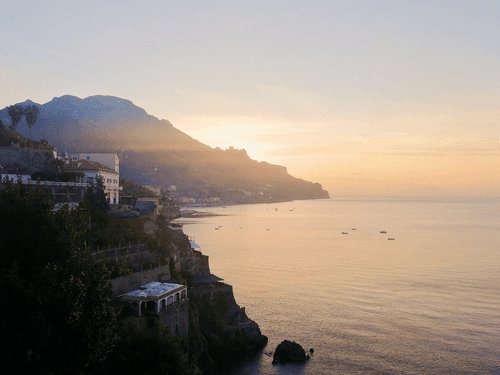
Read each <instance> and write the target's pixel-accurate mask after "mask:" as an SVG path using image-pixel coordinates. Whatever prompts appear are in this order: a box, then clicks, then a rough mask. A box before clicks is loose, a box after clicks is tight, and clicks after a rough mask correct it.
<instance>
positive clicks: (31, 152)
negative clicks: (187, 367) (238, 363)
mask: <svg viewBox="0 0 500 375" xmlns="http://www.w3.org/2000/svg"><path fill="white" fill-rule="evenodd" d="M3 140H4V141H5V138H4V139H3ZM0 171H1V172H7V173H1V181H0V190H3V189H5V188H6V187H7V186H11V187H12V186H13V187H15V186H19V185H22V186H24V187H27V188H28V189H29V191H30V192H31V193H34V192H35V190H38V191H40V190H42V191H43V193H44V196H45V198H46V199H47V200H50V201H52V202H53V203H54V205H53V210H52V211H54V212H57V211H59V210H61V209H62V208H67V209H68V210H69V211H72V210H81V209H82V208H81V207H82V203H83V202H84V201H85V200H86V199H88V196H89V192H90V194H92V193H91V192H93V191H94V192H95V191H96V189H97V190H99V189H101V191H102V193H103V194H104V197H105V201H106V206H107V209H106V217H107V218H108V219H106V220H108V223H111V224H106V228H107V229H105V231H110V233H111V232H113V233H112V234H109V235H108V234H106V233H104V234H101V240H96V241H94V243H92V244H90V247H91V256H92V258H93V259H94V260H95V261H97V262H106V264H109V265H111V267H112V269H115V270H117V271H116V272H115V271H113V272H112V276H111V279H110V282H111V285H112V291H113V296H114V298H115V299H116V300H117V301H118V302H119V303H120V304H121V306H122V315H123V314H125V316H133V317H135V319H142V320H143V321H144V322H145V323H146V326H148V327H155V326H161V327H167V328H168V330H169V332H170V333H171V334H173V335H176V336H178V337H180V338H188V337H190V326H192V324H193V323H192V320H191V319H192V317H190V313H189V311H190V309H193V308H194V309H196V310H197V311H199V312H198V313H197V314H200V315H203V314H209V315H210V314H213V312H209V311H211V310H210V309H211V307H210V306H211V304H215V303H221V302H220V301H222V300H223V301H226V302H224V305H225V306H226V308H225V309H224V310H223V311H222V316H220V317H219V318H218V319H220V321H221V322H224V323H223V324H224V325H225V328H224V332H225V333H224V336H221V337H220V339H219V344H217V345H218V349H217V350H221V348H223V347H225V348H226V349H225V350H229V348H241V347H242V345H243V346H244V347H246V348H249V347H259V346H262V345H263V344H264V343H265V342H266V341H267V338H265V336H263V335H262V334H261V333H260V329H259V328H258V325H257V323H255V322H253V321H252V320H250V319H249V318H248V317H247V316H246V314H245V310H244V308H240V307H239V306H238V305H237V304H236V301H235V300H234V295H233V290H232V286H231V285H228V284H225V283H224V280H223V279H222V278H219V277H217V276H215V275H213V274H211V272H210V268H209V260H208V256H206V255H203V254H202V252H201V251H200V246H199V245H197V244H196V242H195V239H194V238H189V237H188V236H187V235H185V234H184V233H183V231H182V225H179V224H175V223H171V220H173V219H175V218H177V217H180V209H179V206H178V203H177V202H176V201H174V199H173V198H172V197H171V196H170V195H169V191H168V190H163V189H161V188H159V187H154V186H138V185H135V184H133V183H131V182H130V181H127V180H125V179H121V178H120V160H119V157H118V155H117V154H116V153H114V152H86V151H81V152H71V153H66V152H57V151H56V149H55V148H53V147H51V146H49V145H48V142H46V141H41V142H40V141H39V142H33V141H29V142H22V140H21V141H19V142H18V143H14V142H12V143H11V144H10V145H9V144H7V145H1V146H0ZM9 172H11V173H9ZM12 172H16V173H12ZM121 181H122V184H121V183H120V182H121ZM131 186H132V187H131ZM124 187H125V189H127V190H128V192H129V194H127V195H125V194H123V192H124ZM173 188H175V187H173ZM134 189H135V190H134ZM130 193H131V194H130ZM185 202H186V203H187V202H188V201H187V200H185ZM189 202H190V203H191V202H192V201H189ZM211 203H217V201H215V200H213V201H212V202H211ZM106 220H105V221H106ZM109 220H111V221H110V222H109ZM91 225H92V227H91V229H90V230H94V231H96V230H97V231H98V226H99V223H97V222H96V223H91ZM127 228H129V229H127ZM125 232H127V233H125ZM134 236H136V237H134ZM134 238H136V239H135V240H134ZM108 239H109V240H108ZM120 239H121V240H120ZM103 241H104V243H103ZM106 241H109V242H107V243H105V242H106ZM189 296H191V298H189ZM202 300H203V301H205V302H204V303H203V304H201V305H200V301H202ZM190 301H191V302H190ZM217 301H219V302H217ZM214 306H215V305H214ZM204 309H207V310H206V311H204ZM220 313H221V312H220V311H219V313H218V314H220ZM199 324H200V323H197V324H196V325H195V326H197V327H198V328H197V330H199V329H202V330H205V329H206V328H203V327H201V326H199ZM200 327H201V328H200ZM218 334H220V332H219V333H218ZM242 338H245V339H244V340H242ZM234 340H236V341H234ZM221 343H222V344H223V346H222V347H221V346H220V345H221ZM204 345H206V344H204Z"/></svg>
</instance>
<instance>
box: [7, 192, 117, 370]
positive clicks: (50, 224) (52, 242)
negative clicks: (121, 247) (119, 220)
mask: <svg viewBox="0 0 500 375" xmlns="http://www.w3.org/2000/svg"><path fill="white" fill-rule="evenodd" d="M52 208H53V204H52V203H51V202H49V201H48V200H46V199H45V197H44V195H43V191H42V190H41V189H40V190H36V191H35V192H34V193H30V191H29V188H28V187H27V186H24V185H22V184H16V186H14V185H11V184H9V183H7V184H6V185H5V188H4V189H3V190H1V191H0V212H1V213H2V214H1V215H0V228H2V235H1V238H0V337H2V340H0V363H1V364H2V365H3V366H4V367H6V368H9V366H10V367H11V368H16V370H17V371H20V372H26V373H28V372H33V373H39V374H49V373H52V374H68V373H78V372H80V371H82V370H83V369H85V368H86V367H87V366H89V365H92V364H95V363H97V362H100V361H101V360H103V359H104V358H105V357H106V355H107V354H108V353H109V352H110V351H111V350H112V348H113V345H114V342H115V339H116V330H115V326H116V309H115V308H114V307H112V306H111V304H110V300H111V298H112V290H111V284H110V283H109V272H108V270H107V269H106V268H105V267H104V266H103V265H101V264H99V263H97V262H95V261H94V260H93V259H92V257H91V255H90V251H89V248H88V246H87V245H86V243H85V234H86V231H87V225H88V213H86V212H83V211H79V210H74V211H71V212H70V211H68V210H67V209H63V210H59V211H57V212H53V211H52Z"/></svg>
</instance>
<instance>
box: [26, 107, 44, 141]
mask: <svg viewBox="0 0 500 375" xmlns="http://www.w3.org/2000/svg"><path fill="white" fill-rule="evenodd" d="M39 115H40V108H38V107H37V106H36V105H34V104H32V105H29V106H27V107H26V108H24V117H25V119H26V124H27V125H28V128H29V130H30V139H32V138H31V129H33V126H35V124H36V122H37V121H38V116H39Z"/></svg>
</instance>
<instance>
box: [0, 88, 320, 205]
mask: <svg viewBox="0 0 500 375" xmlns="http://www.w3.org/2000/svg"><path fill="white" fill-rule="evenodd" d="M19 104H20V105H21V106H26V105H32V104H34V105H37V106H38V107H39V108H40V116H39V118H38V121H37V123H36V124H35V126H34V127H33V130H32V131H33V137H34V138H35V139H46V140H47V141H48V143H49V144H51V145H53V146H55V147H56V148H57V149H58V150H61V151H67V152H71V151H101V152H102V151H105V152H117V153H118V156H119V158H120V174H121V175H122V176H123V177H125V178H127V179H129V180H132V181H134V182H135V183H138V184H142V185H155V186H160V187H162V188H168V187H170V186H171V185H175V186H176V190H175V191H172V195H173V196H174V197H181V196H186V197H193V198H207V197H211V196H219V197H221V198H222V199H223V200H225V201H227V202H231V201H234V202H238V203H239V202H271V201H283V200H291V199H314V198H327V197H328V192H326V191H325V190H323V189H322V187H321V185H320V184H317V183H316V184H313V183H311V182H308V181H305V180H302V179H298V178H295V177H292V176H290V175H289V174H288V172H287V170H286V168H285V167H282V166H278V165H273V164H269V163H266V162H257V161H255V160H252V159H251V158H250V157H249V156H248V155H247V153H246V151H245V150H237V149H234V148H232V147H230V148H229V149H227V150H222V149H220V148H211V147H210V146H207V145H205V144H203V143H201V142H199V141H197V140H195V139H193V138H191V137H190V136H189V135H187V134H185V133H183V132H182V131H180V130H179V129H176V128H175V127H174V126H173V125H172V124H171V123H170V122H169V121H167V120H159V119H158V118H156V117H154V116H151V115H148V114H147V113H146V111H145V110H144V109H142V108H139V107H137V106H136V105H134V104H133V103H132V102H131V101H129V100H126V99H122V98H118V97H114V96H102V95H96V96H90V97H88V98H85V99H80V98H78V97H76V96H70V95H65V96H61V97H59V98H54V99H52V100H51V101H50V102H48V103H45V104H42V105H40V104H37V103H33V102H32V101H30V100H27V101H26V102H24V103H19ZM0 119H1V120H3V122H4V124H6V125H8V124H10V122H11V121H10V117H9V115H8V112H7V107H6V108H4V109H3V110H1V111H0ZM18 131H19V132H20V133H21V134H23V135H27V134H28V127H27V124H26V122H25V120H24V118H23V120H22V121H21V122H20V123H19V125H18ZM244 192H246V193H244Z"/></svg>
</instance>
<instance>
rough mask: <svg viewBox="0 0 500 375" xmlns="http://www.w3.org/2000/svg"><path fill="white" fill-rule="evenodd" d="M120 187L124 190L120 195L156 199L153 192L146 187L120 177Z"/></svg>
mask: <svg viewBox="0 0 500 375" xmlns="http://www.w3.org/2000/svg"><path fill="white" fill-rule="evenodd" d="M120 186H121V187H123V190H122V191H120V195H125V196H132V197H154V194H153V192H152V191H151V190H149V189H147V188H145V187H144V186H141V185H137V184H136V183H134V182H132V181H130V180H127V179H125V178H123V177H120Z"/></svg>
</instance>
